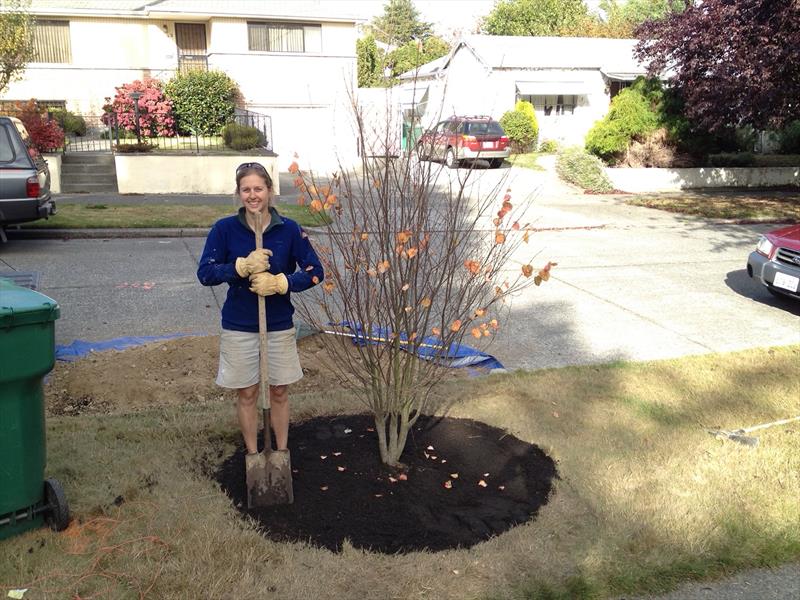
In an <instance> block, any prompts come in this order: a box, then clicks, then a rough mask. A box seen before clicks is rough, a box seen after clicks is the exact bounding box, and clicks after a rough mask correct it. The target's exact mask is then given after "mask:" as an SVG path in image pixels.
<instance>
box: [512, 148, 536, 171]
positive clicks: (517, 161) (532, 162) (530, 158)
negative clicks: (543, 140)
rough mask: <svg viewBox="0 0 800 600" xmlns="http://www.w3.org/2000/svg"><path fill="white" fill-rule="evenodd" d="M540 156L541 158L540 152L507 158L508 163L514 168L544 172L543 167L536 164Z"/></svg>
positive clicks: (513, 155)
mask: <svg viewBox="0 0 800 600" xmlns="http://www.w3.org/2000/svg"><path fill="white" fill-rule="evenodd" d="M540 156H542V153H541V152H528V153H526V154H512V155H511V156H509V157H508V161H509V162H510V163H511V164H512V165H514V166H515V167H525V168H526V169H533V170H534V171H544V167H543V166H541V165H540V164H538V163H537V162H536V161H537V160H538V158H539V157H540Z"/></svg>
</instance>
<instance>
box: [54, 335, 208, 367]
mask: <svg viewBox="0 0 800 600" xmlns="http://www.w3.org/2000/svg"><path fill="white" fill-rule="evenodd" d="M192 335H201V334H198V333H172V334H170V335H142V336H134V337H119V338H114V339H113V340H105V341H103V342H87V341H86V340H75V341H74V342H72V343H71V344H67V345H66V346H59V345H56V360H63V361H65V362H72V361H73V360H77V359H79V358H81V357H82V356H86V355H87V354H89V353H90V352H101V351H103V350H125V349H126V348H132V347H133V346H140V345H142V344H147V343H148V342H159V341H161V340H171V339H173V338H179V337H186V336H192Z"/></svg>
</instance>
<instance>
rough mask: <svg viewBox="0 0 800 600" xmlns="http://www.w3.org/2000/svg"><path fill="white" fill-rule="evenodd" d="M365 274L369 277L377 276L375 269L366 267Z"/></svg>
mask: <svg viewBox="0 0 800 600" xmlns="http://www.w3.org/2000/svg"><path fill="white" fill-rule="evenodd" d="M367 275H369V276H370V277H377V275H378V272H377V271H376V270H375V269H367Z"/></svg>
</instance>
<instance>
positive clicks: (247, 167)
mask: <svg viewBox="0 0 800 600" xmlns="http://www.w3.org/2000/svg"><path fill="white" fill-rule="evenodd" d="M248 175H258V176H259V177H261V178H262V179H263V180H264V182H265V183H266V184H267V189H268V190H272V177H270V176H269V173H268V172H267V169H266V168H265V167H264V165H262V164H261V163H257V162H248V163H242V164H241V165H239V166H238V167H236V192H237V193H238V192H239V182H241V181H242V177H247V176H248Z"/></svg>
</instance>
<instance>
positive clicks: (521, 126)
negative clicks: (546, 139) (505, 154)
mask: <svg viewBox="0 0 800 600" xmlns="http://www.w3.org/2000/svg"><path fill="white" fill-rule="evenodd" d="M526 104H527V103H526ZM500 125H501V126H502V128H503V130H504V131H505V132H506V135H507V136H508V139H509V141H510V142H511V151H512V152H513V153H514V154H522V153H524V152H530V151H531V150H532V149H533V148H535V147H536V135H537V129H536V121H535V117H534V121H533V122H532V121H531V119H530V116H529V115H528V114H526V113H525V112H523V111H520V110H510V111H508V112H507V113H505V114H504V115H503V116H502V117H501V118H500Z"/></svg>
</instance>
